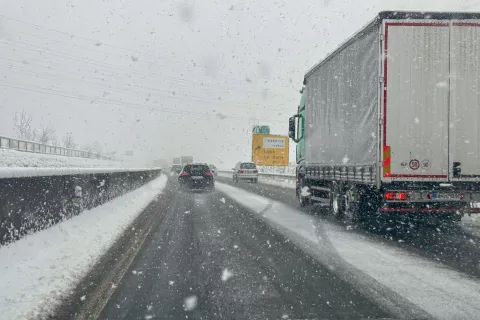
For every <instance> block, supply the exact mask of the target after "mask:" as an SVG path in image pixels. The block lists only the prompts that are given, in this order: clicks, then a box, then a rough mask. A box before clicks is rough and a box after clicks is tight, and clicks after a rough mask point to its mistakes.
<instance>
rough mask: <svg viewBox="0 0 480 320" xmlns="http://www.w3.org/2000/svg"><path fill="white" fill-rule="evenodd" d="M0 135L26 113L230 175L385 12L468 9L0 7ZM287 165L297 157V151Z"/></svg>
mask: <svg viewBox="0 0 480 320" xmlns="http://www.w3.org/2000/svg"><path fill="white" fill-rule="evenodd" d="M0 3H1V4H0V7H1V8H2V11H1V12H0V51H1V54H0V70H1V71H0V73H1V75H2V77H1V79H0V114H1V116H0V134H4V135H13V134H14V132H13V127H12V118H13V116H14V113H15V112H18V111H21V110H22V109H24V110H25V111H27V112H28V113H29V114H31V115H32V117H33V120H34V122H35V124H37V125H40V124H48V123H51V124H52V125H53V126H54V127H55V128H56V130H57V133H58V135H59V136H62V135H64V134H65V133H66V132H72V133H73V135H74V137H75V139H76V141H77V142H78V143H79V144H85V143H88V142H92V141H95V140H97V141H99V142H100V143H102V144H104V145H105V148H106V149H107V150H110V151H113V150H117V152H118V153H125V151H127V150H132V151H134V155H135V157H137V158H138V159H145V160H150V159H154V158H167V159H170V158H172V157H175V156H180V155H193V156H194V157H195V159H196V160H199V161H206V162H209V163H215V164H217V165H218V166H219V167H224V168H229V167H231V166H232V165H233V164H234V163H236V162H237V161H239V160H248V159H249V157H250V143H251V127H252V125H254V124H258V123H260V124H268V125H270V126H271V131H272V133H275V134H286V133H287V126H288V117H289V116H291V115H292V114H293V113H294V112H295V111H296V106H297V105H298V101H299V94H298V89H300V87H301V83H302V79H303V75H304V73H305V71H306V70H307V69H309V68H310V67H311V66H312V65H314V64H315V63H317V62H318V61H320V60H321V59H322V58H323V57H324V56H325V55H326V54H327V53H328V52H331V51H333V50H334V49H335V48H336V47H337V46H338V45H339V44H341V43H342V42H343V41H345V40H346V39H347V38H348V36H350V35H351V34H353V33H354V32H355V31H357V30H358V29H360V28H361V27H362V26H363V25H365V24H366V23H367V22H368V21H370V20H372V19H373V17H374V16H375V15H376V13H378V12H379V11H382V10H425V11H427V10H428V11H442V10H455V11H475V10H477V11H478V10H480V1H473V0H457V1H451V0H440V1H439V0H362V1H359V0H304V1H281V0H278V1H273V0H262V1H251V0H238V1H228V0H227V1H219V0H213V1H212V0H203V1H198V0H196V1H195V0H186V1H170V0H156V1H153V0H136V1H118V0H111V1H99V0H70V1H60V0H50V1H34V0H15V1H10V0H0ZM291 151H292V152H291V159H290V160H291V161H295V159H294V153H293V151H294V145H293V144H292V146H291Z"/></svg>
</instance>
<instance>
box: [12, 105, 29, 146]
mask: <svg viewBox="0 0 480 320" xmlns="http://www.w3.org/2000/svg"><path fill="white" fill-rule="evenodd" d="M13 127H14V129H15V131H16V132H17V135H18V137H20V138H22V139H26V140H32V134H33V129H32V117H30V116H29V115H28V114H27V113H26V112H25V110H22V112H21V113H19V112H16V113H15V117H14V118H13Z"/></svg>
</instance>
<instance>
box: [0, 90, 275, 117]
mask: <svg viewBox="0 0 480 320" xmlns="http://www.w3.org/2000/svg"><path fill="white" fill-rule="evenodd" d="M0 86H3V87H7V88H14V89H19V90H24V91H31V92H37V93H42V94H49V95H54V96H59V97H65V98H70V99H76V100H83V101H88V102H90V103H91V102H99V103H103V104H109V105H114V106H116V107H125V108H132V109H141V110H149V111H155V112H160V113H171V114H181V115H184V116H207V117H216V118H218V117H219V115H218V114H217V113H215V114H212V113H202V112H190V111H178V110H175V109H168V108H154V107H149V106H145V105H141V104H136V103H129V102H124V101H119V100H110V99H104V98H99V97H93V98H89V97H84V96H77V95H73V94H70V93H65V92H62V91H57V90H53V89H45V88H41V87H34V86H33V87H31V88H28V87H23V86H20V85H12V84H8V83H1V82H0ZM88 105H90V104H88ZM221 117H224V118H226V119H237V120H248V121H251V120H257V121H260V119H257V118H253V117H252V118H245V117H238V116H231V115H223V114H222V115H221ZM262 121H269V122H278V123H280V122H283V121H278V120H268V119H262Z"/></svg>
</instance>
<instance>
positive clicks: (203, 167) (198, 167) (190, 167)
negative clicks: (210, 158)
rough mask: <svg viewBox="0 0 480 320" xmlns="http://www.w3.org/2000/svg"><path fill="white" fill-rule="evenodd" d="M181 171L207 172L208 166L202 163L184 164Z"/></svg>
mask: <svg viewBox="0 0 480 320" xmlns="http://www.w3.org/2000/svg"><path fill="white" fill-rule="evenodd" d="M183 171H185V172H188V173H205V172H209V171H210V168H209V167H208V166H206V165H202V164H193V165H188V166H185V168H184V169H183Z"/></svg>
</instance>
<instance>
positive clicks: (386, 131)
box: [381, 20, 450, 181]
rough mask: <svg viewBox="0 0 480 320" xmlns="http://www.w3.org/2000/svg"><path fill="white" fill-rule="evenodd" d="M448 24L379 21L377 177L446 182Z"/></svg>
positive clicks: (434, 21)
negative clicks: (380, 69) (381, 33)
mask: <svg viewBox="0 0 480 320" xmlns="http://www.w3.org/2000/svg"><path fill="white" fill-rule="evenodd" d="M449 26H450V22H449V21H438V20H385V21H384V23H383V28H384V38H383V44H382V47H383V53H384V57H383V75H384V77H383V97H382V104H381V105H382V107H383V110H382V112H381V114H382V120H383V121H382V124H383V134H382V136H383V137H382V140H383V141H382V142H383V157H382V160H383V172H382V173H383V179H384V180H386V179H387V180H389V179H395V180H409V179H415V180H418V179H422V180H435V181H439V180H440V181H441V180H447V179H448V169H449V167H448V166H449V159H448V125H449V123H448V112H449V99H450V98H449V68H450V66H449V64H450V58H449V50H450V49H449V46H450V34H449V33H450V30H449V29H450V28H449Z"/></svg>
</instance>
